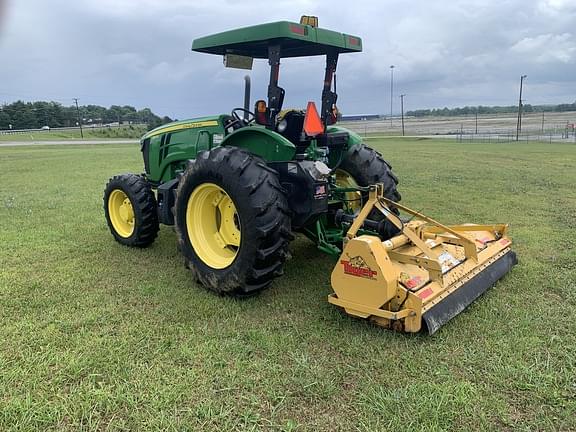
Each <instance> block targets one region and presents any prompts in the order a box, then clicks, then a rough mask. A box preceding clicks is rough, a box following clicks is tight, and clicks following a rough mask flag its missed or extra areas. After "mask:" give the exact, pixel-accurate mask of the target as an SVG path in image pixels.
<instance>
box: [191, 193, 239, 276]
mask: <svg viewBox="0 0 576 432" xmlns="http://www.w3.org/2000/svg"><path fill="white" fill-rule="evenodd" d="M186 229H187V231H188V238H189V240H190V243H191V244H192V247H193V248H194V251H195V252H196V255H198V257H199V258H200V259H201V260H202V261H203V262H204V263H205V264H206V265H208V266H210V267H212V268H215V269H223V268H226V267H228V266H229V265H231V264H232V263H233V262H234V259H235V258H236V255H238V250H239V249H240V239H241V233H240V229H241V226H240V218H239V217H238V212H237V211H236V205H235V204H234V201H232V199H231V198H230V196H229V195H228V194H227V193H226V192H225V191H224V189H222V188H221V187H220V186H218V185H216V184H214V183H204V184H201V185H200V186H198V187H196V189H194V191H193V192H192V194H191V195H190V198H189V199H188V205H187V206H186Z"/></svg>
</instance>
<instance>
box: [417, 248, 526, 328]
mask: <svg viewBox="0 0 576 432" xmlns="http://www.w3.org/2000/svg"><path fill="white" fill-rule="evenodd" d="M516 264H518V259H517V258H516V253H514V252H513V251H509V252H507V253H506V254H504V255H502V256H501V257H500V258H499V259H497V260H496V261H494V262H493V263H491V264H490V265H489V266H487V267H486V268H484V269H483V270H482V271H481V272H480V273H478V274H477V275H475V276H474V277H472V278H471V279H470V280H469V281H468V282H466V283H465V284H464V285H462V286H461V287H460V288H458V289H457V290H455V291H454V292H453V293H452V294H450V295H449V296H448V297H446V298H444V299H443V300H442V301H441V302H439V303H437V304H435V305H434V306H432V307H431V308H430V309H429V310H428V311H426V312H425V313H424V314H423V315H422V319H423V320H424V322H425V323H426V328H427V330H428V333H429V334H434V333H435V332H436V331H437V330H438V329H439V328H440V327H442V326H443V325H444V324H446V323H447V322H448V321H450V320H451V319H452V318H454V317H455V316H456V315H458V314H459V313H461V312H462V311H463V310H464V309H466V307H467V306H468V305H470V304H471V303H473V302H474V301H475V300H476V299H477V298H478V297H479V296H480V295H482V294H483V293H484V292H485V291H487V290H488V289H489V288H490V287H492V286H493V285H494V284H495V283H496V282H497V281H498V280H499V279H500V278H502V277H503V276H504V275H506V274H507V273H508V272H509V271H510V270H511V268H512V267H513V266H514V265H516Z"/></svg>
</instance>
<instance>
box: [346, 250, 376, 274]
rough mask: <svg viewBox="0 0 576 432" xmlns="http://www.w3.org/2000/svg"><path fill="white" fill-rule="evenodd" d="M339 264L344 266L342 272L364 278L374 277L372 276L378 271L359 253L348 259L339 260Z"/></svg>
mask: <svg viewBox="0 0 576 432" xmlns="http://www.w3.org/2000/svg"><path fill="white" fill-rule="evenodd" d="M340 264H342V266H343V267H344V273H345V274H347V275H350V276H356V277H361V278H365V279H375V277H374V276H376V275H377V274H378V272H376V271H374V270H372V269H371V268H370V267H368V264H366V261H364V258H362V257H361V256H360V255H358V256H355V257H353V258H350V256H348V260H347V261H346V260H341V261H340Z"/></svg>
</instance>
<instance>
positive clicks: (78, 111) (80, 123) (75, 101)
mask: <svg viewBox="0 0 576 432" xmlns="http://www.w3.org/2000/svg"><path fill="white" fill-rule="evenodd" d="M74 103H75V104H76V117H77V118H78V126H80V136H81V137H82V138H84V132H83V131H82V119H81V118H80V108H78V98H74Z"/></svg>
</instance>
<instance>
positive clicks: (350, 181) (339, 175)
mask: <svg viewBox="0 0 576 432" xmlns="http://www.w3.org/2000/svg"><path fill="white" fill-rule="evenodd" d="M335 174H336V186H338V187H341V188H351V187H358V183H357V182H356V180H354V177H352V176H351V175H350V174H348V173H347V172H346V171H344V170H342V169H337V170H336V173H335ZM344 198H345V199H346V202H345V203H344V206H345V207H347V208H348V210H350V211H352V212H354V213H355V212H357V211H359V210H360V208H362V194H361V193H360V192H358V191H354V192H345V193H344Z"/></svg>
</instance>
